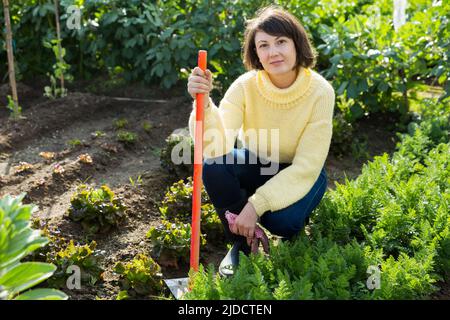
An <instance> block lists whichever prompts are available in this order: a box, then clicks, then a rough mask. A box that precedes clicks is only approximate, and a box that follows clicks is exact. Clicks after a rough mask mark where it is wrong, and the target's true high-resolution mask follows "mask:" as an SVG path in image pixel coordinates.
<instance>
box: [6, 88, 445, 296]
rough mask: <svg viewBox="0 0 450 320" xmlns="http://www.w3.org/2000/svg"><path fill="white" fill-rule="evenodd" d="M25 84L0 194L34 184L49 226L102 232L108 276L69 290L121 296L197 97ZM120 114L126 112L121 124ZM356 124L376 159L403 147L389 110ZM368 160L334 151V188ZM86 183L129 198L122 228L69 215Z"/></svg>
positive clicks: (212, 255)
mask: <svg viewBox="0 0 450 320" xmlns="http://www.w3.org/2000/svg"><path fill="white" fill-rule="evenodd" d="M21 87H22V88H27V90H28V92H29V93H28V96H29V97H32V98H30V99H29V100H28V101H27V102H26V104H27V107H26V108H24V112H23V116H24V117H25V118H24V119H22V120H20V121H19V122H17V123H12V122H10V121H9V120H8V118H7V115H6V114H5V113H1V114H0V128H1V129H0V174H1V176H0V197H2V196H4V195H6V194H11V195H18V194H20V193H21V192H26V193H27V196H26V198H25V202H26V203H33V204H36V205H37V206H38V207H39V210H38V211H37V212H36V214H35V218H39V220H40V223H41V226H43V225H46V226H47V227H48V229H49V231H50V232H51V233H53V234H59V235H61V236H63V237H65V238H66V239H68V240H74V241H76V242H80V243H87V240H95V241H96V242H97V249H98V250H100V251H102V252H103V254H104V256H105V259H104V261H103V262H102V266H103V267H104V270H105V271H104V272H103V280H102V281H99V282H97V283H96V285H94V286H83V288H82V289H81V290H64V291H65V292H66V293H67V294H68V295H69V296H70V299H94V298H96V297H98V298H101V299H115V298H116V296H117V294H118V293H119V291H120V288H119V286H118V281H117V280H118V277H117V274H115V273H114V272H113V270H112V269H113V267H114V265H115V264H116V263H117V262H119V261H125V260H130V259H132V258H133V257H134V256H135V255H136V254H138V253H146V254H150V252H151V249H152V243H151V242H150V241H149V240H148V239H147V237H146V233H147V231H148V229H149V228H150V227H151V226H155V225H157V224H158V223H159V222H160V221H161V214H160V212H159V210H158V207H159V204H160V202H161V200H162V198H163V196H164V194H165V192H166V190H167V188H168V187H169V186H170V185H171V184H172V183H173V182H175V181H177V178H178V177H176V176H173V175H171V174H169V173H167V172H166V171H165V170H164V169H163V168H161V166H160V159H159V151H160V150H161V148H163V147H164V145H165V139H166V138H167V136H168V135H169V134H170V133H171V132H172V131H173V130H174V129H176V128H180V127H185V126H186V124H187V120H188V116H189V113H190V110H191V102H190V100H189V99H187V98H186V97H185V96H183V95H179V94H178V96H176V94H175V96H173V97H170V93H169V92H165V93H164V94H159V95H158V94H155V93H154V91H151V90H149V92H151V96H149V94H148V93H147V94H146V95H142V94H141V95H140V96H139V95H138V96H136V95H137V94H136V91H132V90H131V89H130V92H133V99H130V100H125V101H124V100H119V99H116V98H114V97H112V96H116V95H114V94H113V93H111V92H110V93H109V96H108V95H94V94H91V93H82V92H72V93H70V94H69V96H67V97H65V98H61V99H57V100H42V99H41V98H40V95H39V94H38V92H39V91H38V90H36V89H31V87H28V86H25V85H23V86H19V90H20V88H21ZM123 91H124V92H127V91H126V90H123ZM179 91H180V90H175V91H174V92H179ZM33 97H34V98H33ZM168 97H170V98H168ZM33 99H34V101H35V103H34V102H33ZM138 99H140V100H138ZM124 119H126V125H124V121H123V120H124ZM117 120H122V124H120V123H118V122H117ZM119 122H120V121H119ZM144 122H146V123H149V124H150V126H151V128H150V127H146V126H144V125H143V124H144ZM122 125H123V128H118V127H120V126H122ZM120 130H127V131H130V132H133V133H136V134H137V138H136V140H135V141H134V142H133V143H130V142H128V143H124V142H120V141H117V133H118V132H119V131H120ZM355 131H356V136H357V137H360V138H365V140H366V141H367V153H368V156H369V158H371V157H373V156H375V155H380V154H382V153H383V152H388V153H392V152H393V150H394V148H395V143H396V141H397V137H396V135H395V132H396V131H397V128H396V127H395V121H393V120H390V118H389V117H384V116H382V115H378V116H377V115H375V116H372V117H371V118H366V119H362V120H361V121H360V122H358V123H357V126H356V130H355ZM41 152H53V153H54V154H53V158H52V159H49V157H47V159H45V158H44V157H42V156H40V155H39V154H40V153H41ZM83 154H88V155H89V156H90V157H91V159H92V163H89V162H88V163H85V162H83V161H81V160H80V159H79V156H80V155H83ZM366 161H367V158H361V159H354V158H353V157H352V156H343V157H336V156H334V152H333V150H330V154H329V157H328V159H327V162H326V169H327V173H328V177H329V181H328V187H329V188H331V189H333V188H334V182H335V181H338V182H343V181H344V178H345V176H347V177H348V178H350V179H351V178H355V177H357V176H358V175H359V174H360V172H361V167H362V164H363V163H365V162H366ZM20 162H27V163H29V164H31V165H32V168H31V169H29V170H28V171H26V170H25V171H24V172H22V173H20V174H16V173H15V170H16V169H15V168H14V167H15V166H17V165H19V163H20ZM61 168H62V170H61ZM55 169H57V170H56V171H57V172H56V173H55ZM130 178H131V179H130ZM82 183H85V184H88V185H95V186H100V185H102V184H107V185H108V186H110V187H111V189H112V190H113V191H114V192H115V193H116V195H118V196H119V197H122V198H123V199H124V202H125V204H126V206H127V218H126V219H125V221H124V222H123V223H122V224H121V225H120V226H119V227H118V228H116V229H115V230H111V231H110V232H109V233H107V234H98V235H95V236H89V237H88V236H87V235H86V234H85V232H84V231H83V229H82V228H81V226H80V225H79V224H77V223H75V222H72V221H70V220H68V219H67V218H65V217H64V213H65V212H66V211H67V209H68V208H69V207H70V199H71V196H72V195H73V194H74V193H75V192H76V189H77V186H79V185H80V184H82ZM225 252H226V248H225V247H224V246H223V247H216V246H214V245H212V244H208V245H207V246H206V248H205V249H204V250H203V251H202V252H201V262H202V263H203V264H208V263H213V264H214V265H215V266H216V267H217V266H218V263H219V262H220V259H221V258H222V256H223V255H224V254H225ZM188 267H189V266H188V265H187V264H180V265H179V268H178V269H176V268H174V267H173V266H170V265H167V266H165V265H164V264H162V273H163V277H164V278H173V277H182V276H185V275H186V274H187V271H188ZM445 290H448V289H445V288H444V289H443V292H442V294H439V295H437V296H438V297H439V298H448V294H446V291H445ZM142 298H145V297H142Z"/></svg>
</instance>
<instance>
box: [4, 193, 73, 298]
mask: <svg viewBox="0 0 450 320" xmlns="http://www.w3.org/2000/svg"><path fill="white" fill-rule="evenodd" d="M24 197H25V194H21V195H20V196H18V197H16V198H13V197H11V196H9V195H6V196H4V197H3V198H2V199H0V300H1V299H7V300H10V299H15V300H66V299H67V298H68V297H67V295H66V294H64V293H63V292H61V291H58V290H54V289H44V288H39V289H31V290H27V289H30V288H32V287H34V286H36V285H37V284H39V283H41V282H42V281H44V280H46V279H48V278H50V277H51V276H52V274H53V273H54V272H55V270H56V267H55V266H54V265H53V264H50V263H43V262H21V261H20V260H21V259H23V258H25V257H26V256H27V255H28V254H30V253H32V252H33V251H35V250H36V249H38V248H41V247H43V246H45V245H46V244H47V242H48V239H47V238H44V237H42V236H41V235H40V231H39V230H34V229H32V228H31V222H30V218H31V215H32V213H33V212H34V211H35V210H36V207H35V206H33V205H23V204H22V200H23V198H24ZM26 290H27V291H26Z"/></svg>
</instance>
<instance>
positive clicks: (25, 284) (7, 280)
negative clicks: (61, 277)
mask: <svg viewBox="0 0 450 320" xmlns="http://www.w3.org/2000/svg"><path fill="white" fill-rule="evenodd" d="M55 270H56V266H54V265H52V264H49V263H43V262H24V263H20V264H18V265H17V266H15V267H14V268H12V269H10V270H9V271H8V272H7V273H6V274H4V275H3V276H2V277H1V278H0V286H3V287H4V288H5V289H6V290H7V291H9V292H10V293H12V294H15V293H19V292H21V291H23V290H26V289H28V288H31V287H32V286H34V285H36V284H38V283H40V282H42V281H44V280H45V279H48V278H49V277H50V276H51V275H52V274H53V272H55Z"/></svg>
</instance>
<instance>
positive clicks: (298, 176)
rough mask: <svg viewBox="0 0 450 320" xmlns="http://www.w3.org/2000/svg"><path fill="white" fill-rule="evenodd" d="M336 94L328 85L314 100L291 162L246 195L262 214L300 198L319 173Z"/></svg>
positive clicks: (329, 141)
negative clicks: (249, 195) (252, 192)
mask: <svg viewBox="0 0 450 320" xmlns="http://www.w3.org/2000/svg"><path fill="white" fill-rule="evenodd" d="M334 101H335V95H334V90H333V88H332V87H331V86H330V87H328V89H327V90H324V94H323V95H322V96H321V97H319V98H318V100H317V102H316V103H315V105H314V107H313V110H312V114H311V117H310V119H309V121H308V124H307V125H306V127H305V129H304V131H303V134H302V135H301V137H300V139H299V142H298V145H297V148H296V151H295V156H294V158H293V161H292V164H291V165H290V166H288V167H287V168H285V169H283V170H281V171H280V172H278V173H277V174H276V175H275V176H273V177H272V178H271V179H269V180H268V181H267V182H266V183H265V184H264V185H262V186H261V187H259V188H258V189H257V190H256V192H255V193H254V194H253V195H252V196H251V197H250V198H249V202H251V203H252V204H253V206H254V207H255V210H256V213H257V214H258V216H259V217H261V216H262V215H263V214H264V213H265V212H267V211H272V212H273V211H277V210H281V209H284V208H286V207H288V206H290V205H292V204H294V203H295V202H297V201H298V200H300V199H302V198H303V197H304V196H305V195H306V194H307V193H308V192H309V191H310V190H311V188H312V187H313V185H314V183H315V182H316V180H317V179H318V177H319V175H320V171H321V170H322V168H323V166H324V164H325V160H326V158H327V155H328V151H329V148H330V144H331V136H332V130H333V110H334Z"/></svg>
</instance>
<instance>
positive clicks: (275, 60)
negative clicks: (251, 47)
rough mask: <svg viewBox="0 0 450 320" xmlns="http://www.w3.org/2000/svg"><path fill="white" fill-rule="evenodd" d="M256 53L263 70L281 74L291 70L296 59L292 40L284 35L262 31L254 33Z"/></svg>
mask: <svg viewBox="0 0 450 320" xmlns="http://www.w3.org/2000/svg"><path fill="white" fill-rule="evenodd" d="M255 46H256V53H257V55H258V58H259V61H260V62H261V64H262V66H263V68H264V70H266V71H267V72H268V73H269V74H273V75H281V74H284V73H287V72H292V70H293V69H294V66H295V64H296V60H297V51H296V50H295V44H294V41H293V40H292V39H290V38H288V37H286V36H271V35H270V34H267V33H265V32H264V31H257V32H256V34H255Z"/></svg>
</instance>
